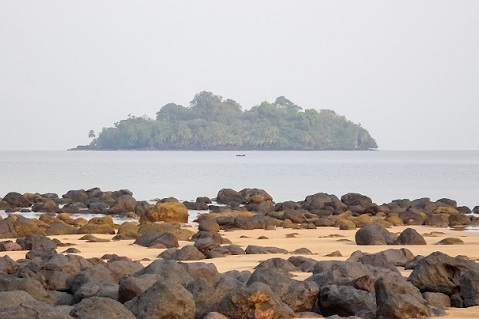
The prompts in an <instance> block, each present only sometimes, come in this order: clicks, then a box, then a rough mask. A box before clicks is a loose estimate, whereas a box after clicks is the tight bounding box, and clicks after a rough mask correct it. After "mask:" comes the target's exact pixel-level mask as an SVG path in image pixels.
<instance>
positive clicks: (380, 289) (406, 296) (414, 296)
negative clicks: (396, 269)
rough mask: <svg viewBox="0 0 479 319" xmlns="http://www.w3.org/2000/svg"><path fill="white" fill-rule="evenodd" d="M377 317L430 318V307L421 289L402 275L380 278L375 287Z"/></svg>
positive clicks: (400, 318)
mask: <svg viewBox="0 0 479 319" xmlns="http://www.w3.org/2000/svg"><path fill="white" fill-rule="evenodd" d="M374 288H375V291H376V304H377V317H378V318H395V319H409V318H422V317H429V316H430V312H429V306H428V304H427V302H426V300H424V298H423V297H422V295H421V292H420V291H419V289H417V288H416V287H414V286H413V285H412V284H411V283H410V282H408V281H406V280H405V279H404V278H403V277H402V276H401V275H391V276H384V277H381V278H379V279H378V280H377V281H376V283H375V285H374Z"/></svg>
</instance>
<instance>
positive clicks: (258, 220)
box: [234, 214, 278, 230]
mask: <svg viewBox="0 0 479 319" xmlns="http://www.w3.org/2000/svg"><path fill="white" fill-rule="evenodd" d="M277 224H278V221H277V220H276V219H274V218H273V217H269V216H265V215H262V214H258V215H255V216H252V217H236V218H235V219H234V227H236V228H239V229H245V230H252V229H266V228H269V227H275V226H276V225H277Z"/></svg>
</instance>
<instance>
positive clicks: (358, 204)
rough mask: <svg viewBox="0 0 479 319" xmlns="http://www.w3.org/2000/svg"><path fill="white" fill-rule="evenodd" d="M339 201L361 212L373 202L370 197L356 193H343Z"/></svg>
mask: <svg viewBox="0 0 479 319" xmlns="http://www.w3.org/2000/svg"><path fill="white" fill-rule="evenodd" d="M341 202H343V203H344V204H345V205H347V206H348V207H349V209H351V208H353V209H354V211H356V212H358V213H363V212H364V211H366V209H368V208H369V207H370V206H371V205H372V204H373V201H372V200H371V198H369V197H367V196H365V195H362V194H358V193H348V194H344V195H343V196H341Z"/></svg>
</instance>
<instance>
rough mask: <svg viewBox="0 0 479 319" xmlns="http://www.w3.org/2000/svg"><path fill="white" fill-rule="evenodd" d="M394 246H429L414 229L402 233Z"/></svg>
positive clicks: (407, 229)
mask: <svg viewBox="0 0 479 319" xmlns="http://www.w3.org/2000/svg"><path fill="white" fill-rule="evenodd" d="M394 245H427V243H426V240H425V239H424V237H422V235H421V234H419V233H418V232H417V231H416V230H415V229H413V228H406V229H405V230H403V231H402V232H401V234H400V235H399V237H398V238H397V239H396V241H395V242H394Z"/></svg>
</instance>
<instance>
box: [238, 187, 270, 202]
mask: <svg viewBox="0 0 479 319" xmlns="http://www.w3.org/2000/svg"><path fill="white" fill-rule="evenodd" d="M240 194H241V195H242V196H243V202H244V203H245V204H251V203H252V204H258V203H261V202H267V201H269V202H271V201H272V200H273V197H271V195H270V194H268V193H267V192H266V191H265V190H264V189H259V188H245V189H242V190H241V191H240Z"/></svg>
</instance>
